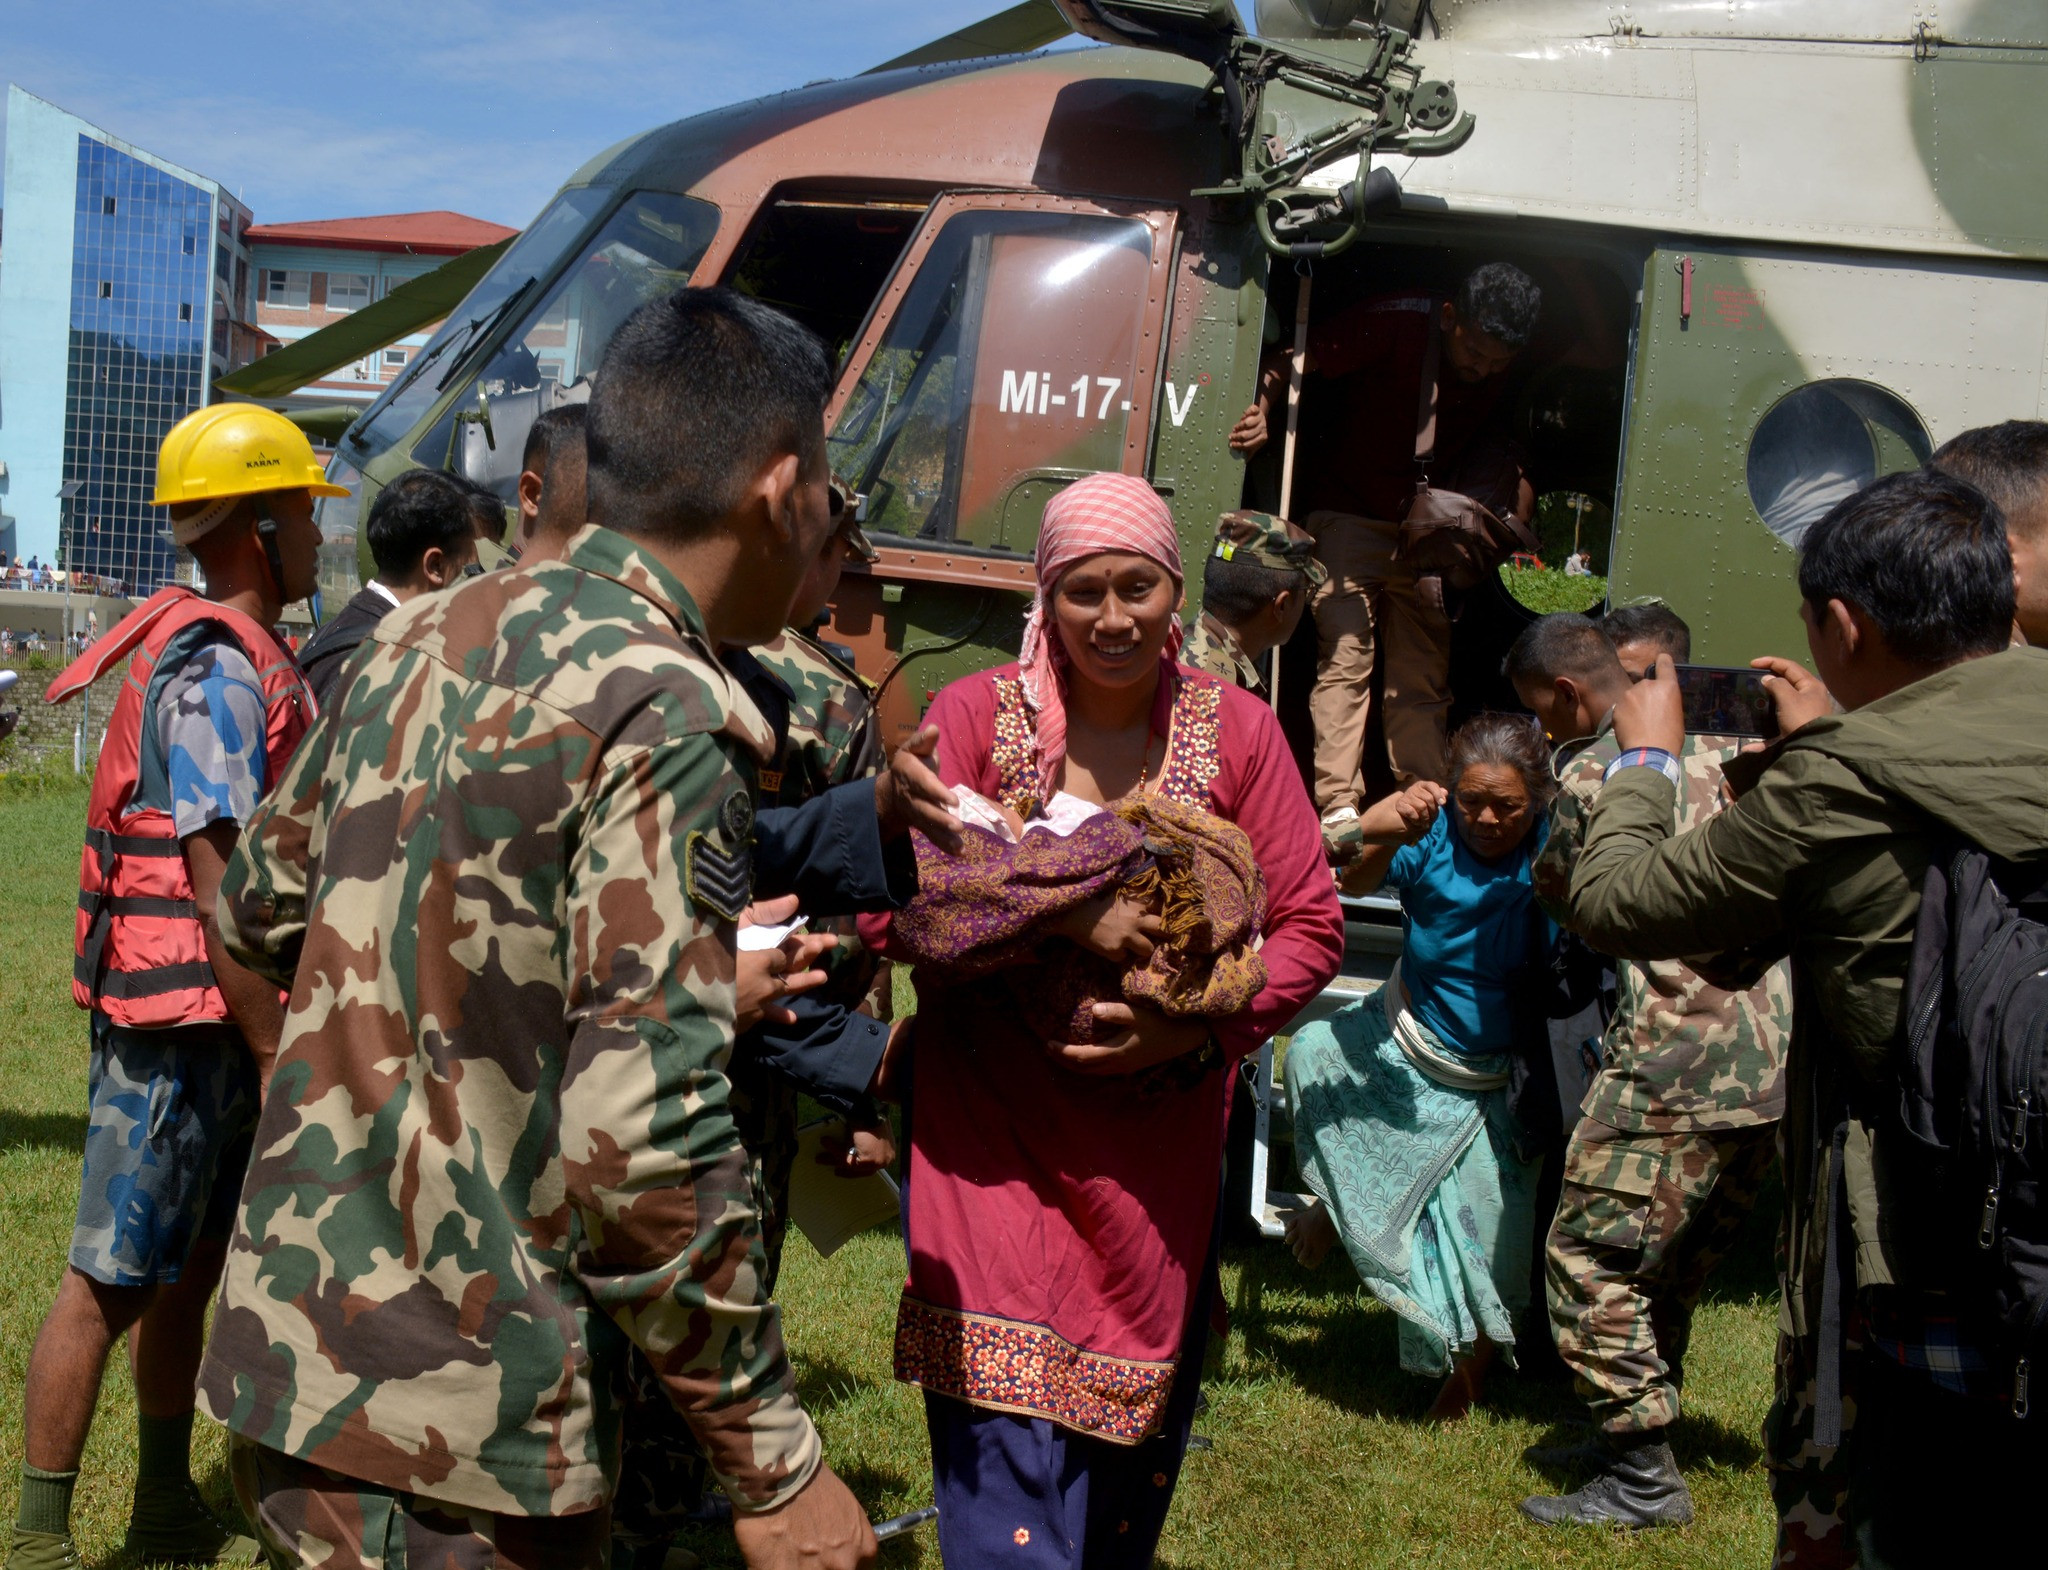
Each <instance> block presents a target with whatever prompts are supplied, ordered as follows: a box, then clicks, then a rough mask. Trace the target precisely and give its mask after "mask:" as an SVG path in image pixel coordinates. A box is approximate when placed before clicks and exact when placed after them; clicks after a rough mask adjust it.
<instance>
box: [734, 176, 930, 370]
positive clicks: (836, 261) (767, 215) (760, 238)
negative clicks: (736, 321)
mask: <svg viewBox="0 0 2048 1570" xmlns="http://www.w3.org/2000/svg"><path fill="white" fill-rule="evenodd" d="M929 206H930V198H929V197H928V196H922V195H899V196H874V197H847V198H838V197H831V196H808V195H804V196H797V195H791V196H782V197H778V198H776V199H775V200H774V201H771V202H770V203H768V204H767V206H766V207H764V208H763V209H762V212H761V215H760V217H759V218H758V219H757V220H756V221H755V224H754V229H753V232H752V233H751V234H749V235H748V236H747V238H746V240H745V241H744V242H742V244H741V246H740V248H739V253H738V257H737V260H736V261H735V262H734V264H733V266H732V267H731V269H730V270H729V271H728V273H727V275H726V280H725V281H726V282H727V283H728V284H729V285H731V286H732V287H733V288H735V289H737V290H739V291H740V293H742V294H748V295H752V296H753V297H754V298H755V299H757V300H759V301H761V302H762V303H763V304H764V305H772V306H774V307H775V308H776V309H777V310H779V311H782V312H784V313H786V314H787V315H790V316H793V317H795V318H796V319H797V320H798V321H800V322H802V323H803V324H804V325H805V326H806V327H808V328H810V329H811V331H812V332H814V333H816V334H817V335H818V336H819V337H820V338H822V339H824V340H825V347H826V348H827V349H828V350H829V351H831V354H832V359H833V363H834V364H838V363H839V362H841V361H843V360H844V359H845V358H846V351H847V349H848V348H849V347H851V345H852V343H853V339H854V335H855V334H856V333H858V332H859V331H860V324H861V323H862V322H863V321H865V320H866V319H867V316H868V312H869V311H870V310H872V309H873V307H874V303H875V297H876V296H877V295H879V294H880V293H881V292H882V286H883V285H884V284H886V283H887V282H888V281H889V275H890V273H892V272H894V271H895V269H896V264H897V262H898V260H899V259H900V258H901V257H902V255H903V248H904V246H906V245H907V244H909V243H910V237H911V235H913V234H915V233H916V232H917V226H918V223H919V221H920V220H921V219H922V218H923V217H924V214H925V210H926V209H927V208H928V207H929Z"/></svg>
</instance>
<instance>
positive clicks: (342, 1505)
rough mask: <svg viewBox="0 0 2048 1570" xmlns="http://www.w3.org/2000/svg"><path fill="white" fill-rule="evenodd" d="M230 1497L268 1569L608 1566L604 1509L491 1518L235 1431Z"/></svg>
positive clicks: (579, 1569) (595, 1569)
mask: <svg viewBox="0 0 2048 1570" xmlns="http://www.w3.org/2000/svg"><path fill="white" fill-rule="evenodd" d="M228 1470H229V1473H230V1474H231V1475H232V1477H233V1478H234V1484H235V1498H236V1499H237V1500H238V1501H240V1503H241V1506H242V1513H243V1514H244V1515H246V1516H247V1517H248V1518H249V1520H250V1521H251V1522H252V1523H254V1525H255V1528H256V1536H257V1538H258V1539H259V1540H260V1541H261V1542H262V1544H263V1554H264V1558H265V1559H266V1560H267V1561H268V1562H269V1564H270V1566H271V1570H297V1567H299V1566H301V1565H318V1566H320V1567H321V1570H605V1565H606V1564H607V1562H608V1558H609V1555H610V1551H611V1513H610V1512H609V1511H607V1510H603V1509H598V1510H590V1511H585V1512H583V1513H581V1514H579V1515H567V1516H518V1515H493V1514H492V1513H491V1512H490V1511H488V1510H472V1509H471V1508H470V1507H469V1506H467V1505H457V1504H449V1503H447V1502H445V1501H441V1500H434V1499H428V1498H425V1497H423V1496H421V1495H419V1494H403V1493H399V1492H398V1491H397V1490H395V1489H390V1488H380V1487H378V1486H377V1485H376V1484H374V1483H366V1482H363V1481H362V1480H361V1479H359V1478H353V1477H345V1476H343V1475H342V1474H341V1473H339V1472H330V1471H329V1470H328V1469H327V1468H326V1467H324V1466H314V1465H313V1464H312V1463H311V1462H310V1461H300V1460H298V1459H296V1458H294V1457H292V1456H288V1455H286V1454H285V1453H284V1452H283V1451H281V1450H273V1449H271V1448H270V1447H269V1446H267V1445H259V1444H256V1443H254V1442H252V1441H250V1440H247V1439H242V1438H240V1437H237V1438H235V1439H234V1440H232V1441H231V1442H230V1444H229V1446H228Z"/></svg>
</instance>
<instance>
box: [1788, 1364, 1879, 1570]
mask: <svg viewBox="0 0 2048 1570" xmlns="http://www.w3.org/2000/svg"><path fill="white" fill-rule="evenodd" d="M1815 1356H1816V1348H1815V1346H1814V1343H1813V1341H1812V1340H1811V1339H1807V1340H1800V1339H1797V1338H1795V1337H1793V1336H1789V1335H1787V1334H1785V1333H1784V1332H1783V1331H1782V1330H1781V1331H1780V1332H1779V1333H1778V1353H1777V1359H1776V1365H1777V1366H1776V1375H1777V1378H1776V1389H1775V1391H1774V1393H1773V1395H1772V1399H1771V1410H1770V1412H1769V1414H1768V1415H1767V1416H1766V1417H1765V1418H1764V1464H1765V1465H1766V1466H1767V1467H1769V1468H1770V1473H1771V1502H1772V1503H1773V1504H1774V1505H1775V1506H1776V1507H1777V1511H1778V1547H1777V1551H1776V1553H1775V1555H1774V1556H1773V1558H1772V1560H1771V1564H1772V1567H1773V1570H1854V1567H1855V1564H1856V1558H1857V1555H1856V1545H1855V1542H1854V1541H1853V1540H1852V1538H1851V1536H1850V1533H1849V1525H1848V1519H1847V1510H1846V1506H1847V1503H1848V1495H1849V1465H1848V1459H1849V1446H1848V1444H1847V1443H1846V1441H1847V1439H1848V1437H1849V1432H1850V1430H1851V1429H1852V1428H1853V1427H1854V1426H1855V1422H1856V1374H1857V1370H1858V1367H1859V1366H1860V1364H1861V1363H1862V1361H1863V1359H1862V1344H1861V1342H1860V1341H1859V1340H1858V1339H1857V1337H1856V1333H1855V1331H1854V1330H1853V1328H1852V1330H1851V1332H1850V1335H1849V1339H1848V1343H1847V1345H1846V1346H1845V1347H1844V1349H1843V1352H1842V1438H1843V1440H1844V1441H1845V1442H1844V1443H1843V1444H1841V1445H1838V1446H1835V1447H1833V1448H1830V1449H1822V1448H1821V1447H1820V1446H1819V1445H1817V1444H1815V1443H1814V1440H1813V1422H1814V1414H1815V1412H1816V1410H1817V1408H1818V1406H1819V1399H1818V1391H1819V1376H1818V1373H1817V1370H1816V1365H1815Z"/></svg>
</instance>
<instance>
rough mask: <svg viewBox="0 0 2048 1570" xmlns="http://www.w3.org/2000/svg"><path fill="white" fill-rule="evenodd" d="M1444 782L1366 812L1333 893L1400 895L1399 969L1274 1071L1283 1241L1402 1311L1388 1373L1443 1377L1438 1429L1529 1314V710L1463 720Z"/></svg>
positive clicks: (1542, 798) (1542, 947) (1539, 934)
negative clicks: (1524, 1023) (1393, 1369)
mask: <svg viewBox="0 0 2048 1570" xmlns="http://www.w3.org/2000/svg"><path fill="white" fill-rule="evenodd" d="M1450 774H1451V787H1450V790H1449V792H1448V793H1446V792H1445V790H1444V788H1443V787H1442V786H1440V785H1437V784H1434V783H1431V782H1427V781H1424V782H1420V783H1418V784H1415V785H1411V786H1410V787H1409V788H1408V789H1407V790H1406V791H1403V792H1402V793H1400V794H1399V795H1396V796H1390V797H1388V798H1386V799H1385V800H1383V801H1380V802H1378V803H1375V804H1374V805H1373V806H1372V807H1371V808H1368V809H1367V811H1366V812H1365V813H1364V814H1362V815H1361V817H1360V820H1359V826H1360V828H1361V829H1362V830H1363V831H1364V834H1365V838H1366V841H1367V844H1368V846H1369V847H1370V848H1368V850H1367V851H1366V853H1365V855H1364V856H1363V857H1362V858H1361V859H1360V860H1359V861H1358V862H1357V863H1355V864H1354V866H1353V868H1352V869H1351V871H1350V872H1348V873H1347V874H1346V875H1345V887H1346V888H1347V889H1348V890H1351V891H1353V892H1357V893H1370V892H1371V891H1372V890H1373V889H1375V888H1377V887H1379V886H1380V884H1381V883H1382V882H1384V883H1386V884H1388V885H1390V886H1392V887H1393V888H1395V889H1397V890H1398V891H1399V892H1400V896H1401V912H1402V919H1403V924H1404V928H1405V942H1404V944H1403V951H1402V957H1401V963H1400V965H1399V966H1398V967H1397V968H1396V970H1395V971H1394V974H1393V976H1392V978H1391V979H1390V980H1389V981H1388V982H1387V984H1386V985H1385V986H1384V987H1382V988H1381V989H1380V990H1379V992H1378V993H1377V994H1375V995H1374V996H1373V997H1371V998H1369V999H1367V1000H1366V1001H1365V1002H1363V1003H1356V1004H1353V1005H1352V1006H1351V1007H1350V1008H1347V1009H1344V1010H1342V1011H1341V1012H1339V1013H1338V1014H1336V1015H1335V1016H1334V1017H1332V1018H1331V1019H1330V1020H1329V1021H1328V1022H1327V1023H1323V1024H1316V1025H1311V1026H1309V1027H1308V1028H1306V1029H1305V1030H1302V1031H1300V1032H1298V1033H1297V1034H1296V1035H1295V1036H1294V1038H1293V1039H1292V1040H1291V1041H1290V1042H1289V1043H1288V1046H1287V1064H1286V1072H1287V1090H1288V1101H1289V1105H1290V1106H1292V1107H1293V1109H1294V1139H1295V1150H1296V1153H1297V1156H1298V1158H1299V1160H1300V1162H1301V1169H1302V1175H1303V1176H1304V1177H1305V1178H1306V1179H1307V1180H1308V1184H1309V1187H1310V1188H1311V1189H1313V1190H1314V1192H1315V1195H1316V1197H1317V1199H1318V1200H1319V1201H1320V1203H1319V1204H1317V1205H1316V1206H1314V1207H1312V1208H1311V1209H1309V1210H1307V1211H1304V1212H1300V1213H1298V1214H1297V1215H1296V1216H1295V1217H1294V1219H1293V1220H1292V1221H1290V1223H1289V1225H1288V1241H1289V1242H1290V1243H1291V1244H1292V1245H1293V1247H1294V1252H1295V1255H1296V1257H1298V1258H1299V1259H1300V1260H1301V1261H1302V1263H1303V1264H1305V1265H1308V1266H1310V1267H1311V1268H1313V1267H1314V1266H1315V1265H1318V1264H1320V1263H1321V1262H1322V1259H1323V1256H1324V1255H1325V1254H1327V1253H1328V1252H1329V1250H1330V1248H1331V1246H1332V1245H1333V1244H1335V1243H1336V1242H1337V1241H1338V1240H1339V1239H1341V1240H1342V1241H1343V1243H1344V1247H1345V1250H1346V1251H1347V1252H1348V1253H1349V1254H1350V1256H1351V1260H1352V1263H1353V1264H1355V1265H1356V1266H1357V1267H1358V1273H1359V1275H1360V1276H1361V1277H1362V1278H1363V1279H1364V1281H1365V1284H1366V1286H1367V1287H1369V1288H1370V1289H1371V1290H1372V1293H1373V1295H1374V1296H1375V1297H1377V1298H1379V1300H1380V1301H1381V1302H1383V1303H1385V1304H1386V1305H1387V1306H1388V1307H1389V1308H1391V1309H1393V1310H1394V1312H1395V1313H1396V1314H1398V1315H1399V1316H1400V1318H1401V1366H1402V1367H1403V1368H1404V1369H1407V1370H1408V1371H1409V1372H1411V1373H1418V1374H1430V1375H1437V1376H1441V1377H1442V1378H1443V1380H1444V1383H1443V1387H1442V1389H1441V1390H1440V1391H1439V1392H1438V1394H1437V1399H1436V1404H1435V1405H1434V1406H1433V1407H1432V1408H1431V1409H1430V1413H1429V1415H1430V1417H1431V1418H1433V1419H1435V1420H1438V1421H1450V1420H1454V1419H1457V1418H1460V1417H1463V1416H1464V1415H1465V1414H1466V1413H1467V1412H1468V1411H1469V1410H1470V1409H1471V1407H1472V1404H1473V1403H1474V1402H1475V1401H1477V1400H1478V1399H1479V1397H1480V1395H1481V1393H1482V1391H1483V1388H1484V1385H1485V1379H1486V1371H1487V1369H1488V1367H1489V1366H1490V1365H1491V1364H1492V1362H1493V1360H1494V1358H1495V1356H1496V1355H1497V1352H1498V1351H1499V1350H1500V1349H1506V1350H1507V1351H1508V1352H1509V1353H1510V1355H1512V1352H1513V1348H1514V1342H1515V1316H1516V1315H1517V1314H1518V1313H1519V1312H1520V1311H1521V1310H1522V1309H1523V1308H1525V1307H1527V1306H1528V1298H1529V1265H1530V1259H1529V1249H1530V1240H1531V1237H1532V1234H1533V1229H1534V1222H1535V1199H1536V1164H1535V1163H1532V1162H1529V1161H1525V1160H1523V1159H1522V1158H1521V1156H1520V1155H1518V1154H1517V1149H1516V1146H1517V1139H1516V1126H1515V1121H1514V1117H1513V1114H1512V1113H1511V1111H1510V1109H1509V1106H1508V1091H1507V1086H1508V1070H1509V1060H1510V1057H1511V1055H1512V1053H1513V1052H1514V1051H1515V1049H1516V1046H1517V1042H1516V1039H1515V1038H1516V1019H1517V1012H1518V1010H1517V1004H1518V1001H1519V1000H1518V999H1517V998H1516V997H1515V991H1516V988H1517V987H1518V986H1520V985H1522V984H1523V973H1525V967H1528V966H1529V965H1530V964H1531V962H1532V961H1535V960H1537V959H1539V958H1540V957H1541V956H1542V955H1543V954H1544V952H1545V951H1546V949H1547V947H1548V943H1549V928H1548V926H1547V925H1546V924H1545V921H1544V918H1543V916H1542V915H1541V914H1540V913H1539V912H1538V910H1537V909H1536V903H1535V895H1534V891H1533V890H1532V888H1531V886H1530V881H1529V869H1530V863H1531V861H1532V860H1533V858H1534V856H1535V853H1536V851H1537V849H1538V848H1539V847H1540V845H1541V842H1542V833H1541V829H1542V826H1543V824H1544V823H1545V822H1546V821H1547V820H1546V818H1545V815H1544V808H1545V807H1546V806H1547V805H1548V803H1549V801H1550V797H1551V795H1552V792H1553V789H1554V786H1553V784H1552V779H1551V773H1550V755H1549V752H1548V750H1547V749H1546V748H1545V746H1544V743H1543V733H1542V732H1541V730H1539V729H1538V728H1537V725H1536V723H1535V721H1533V720H1532V719H1530V718H1529V717H1528V716H1527V715H1523V714H1481V715H1478V716H1475V717H1474V718H1473V719H1470V720H1468V721H1466V722H1465V724H1464V725H1463V726H1462V727H1461V728H1460V729H1459V731H1458V733H1457V735H1456V736H1454V737H1453V738H1452V739H1451V767H1450ZM1447 794H1448V801H1447V800H1446V796H1447ZM1446 806H1447V807H1448V810H1444V809H1445V808H1446ZM1545 1050H1547V1043H1546V1044H1545Z"/></svg>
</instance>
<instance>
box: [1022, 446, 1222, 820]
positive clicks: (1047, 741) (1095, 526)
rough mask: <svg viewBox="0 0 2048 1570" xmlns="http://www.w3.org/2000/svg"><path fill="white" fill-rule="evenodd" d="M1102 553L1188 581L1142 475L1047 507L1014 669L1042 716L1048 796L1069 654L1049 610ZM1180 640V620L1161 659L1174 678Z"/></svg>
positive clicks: (1101, 484) (1169, 524) (1162, 510)
mask: <svg viewBox="0 0 2048 1570" xmlns="http://www.w3.org/2000/svg"><path fill="white" fill-rule="evenodd" d="M1105 551H1129V552H1131V553H1132V554H1133V555H1137V556H1146V557H1149V558H1151V559H1152V560H1153V561H1156V562H1157V563H1159V565H1160V566H1162V567H1164V568H1165V569H1166V570H1167V571H1168V572H1170V573H1172V574H1173V581H1174V583H1175V584H1176V585H1178V584H1180V583H1182V582H1183V581H1185V574H1183V573H1182V571H1181V566H1180V536H1179V535H1178V534H1177V533H1175V531H1174V527H1173V514H1172V513H1170V512H1168V511H1167V510H1166V503H1165V502H1164V501H1162V500H1161V499H1160V497H1159V493H1158V492H1157V491H1155V490H1153V489H1152V487H1151V486H1150V485H1148V484H1146V483H1145V481H1144V480H1142V479H1140V478H1139V477H1138V476H1137V475H1135V474H1091V475H1089V476H1088V477H1087V478H1086V479H1081V480H1076V481H1075V482H1074V483H1073V484H1072V485H1069V486H1068V487H1067V488H1066V489H1065V490H1063V491H1061V492H1060V493H1059V494H1058V495H1057V496H1055V497H1053V499H1052V500H1051V501H1049V502H1047V503H1046V504H1045V522H1044V523H1043V524H1042V525H1041V526H1040V528H1039V531H1038V563H1037V565H1038V595H1037V597H1036V598H1035V599H1034V600H1033V601H1032V603H1031V615H1030V616H1029V617H1028V618H1027V619H1026V620H1025V623H1024V649H1023V653H1022V654H1020V655H1019V656H1018V661H1017V665H1018V673H1019V675H1021V676H1022V677H1023V681H1024V695H1025V697H1026V698H1027V699H1028V700H1029V701H1030V703H1031V707H1032V708H1033V710H1035V711H1036V713H1037V716H1038V777H1039V779H1040V781H1041V782H1042V783H1043V788H1044V789H1046V790H1048V791H1049V790H1051V789H1052V785H1053V778H1054V776H1055V775H1056V774H1057V773H1058V771H1059V766H1060V763H1061V760H1063V759H1064V758H1065V757H1066V755H1067V651H1066V647H1065V645H1063V644H1062V643H1061V642H1060V638H1059V633H1058V631H1057V630H1055V629H1054V628H1053V626H1052V625H1051V621H1052V617H1051V614H1050V612H1049V610H1048V607H1049V605H1050V604H1051V602H1052V596H1053V591H1054V590H1055V589H1057V588H1058V587H1059V582H1060V579H1061V578H1063V577H1065V576H1066V574H1067V569H1068V568H1070V567H1072V566H1074V564H1075V563H1077V562H1083V561H1086V560H1087V559H1088V558H1089V557H1091V556H1100V555H1102V554H1103V552H1105ZM1182 637H1183V634H1182V632H1181V626H1180V622H1179V620H1178V619H1177V618H1176V620H1175V621H1174V624H1173V630H1172V631H1171V632H1169V633H1168V634H1167V636H1166V648H1165V650H1164V652H1163V653H1162V654H1161V655H1160V658H1161V659H1162V660H1163V661H1164V662H1165V664H1166V668H1167V671H1168V672H1169V673H1171V671H1172V669H1173V662H1174V656H1175V655H1177V654H1179V653H1180V646H1181V639H1182Z"/></svg>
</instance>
